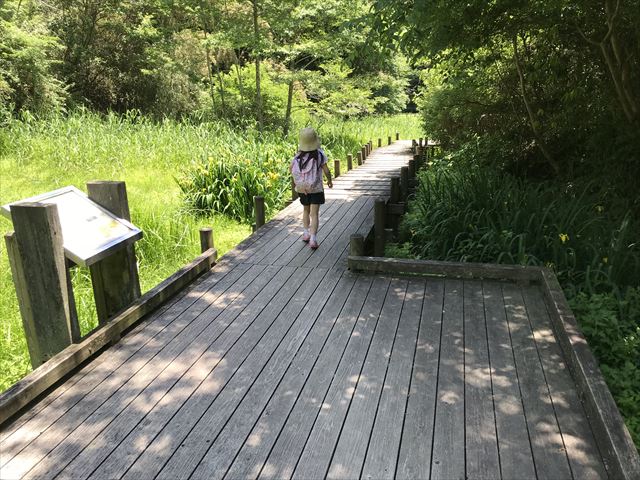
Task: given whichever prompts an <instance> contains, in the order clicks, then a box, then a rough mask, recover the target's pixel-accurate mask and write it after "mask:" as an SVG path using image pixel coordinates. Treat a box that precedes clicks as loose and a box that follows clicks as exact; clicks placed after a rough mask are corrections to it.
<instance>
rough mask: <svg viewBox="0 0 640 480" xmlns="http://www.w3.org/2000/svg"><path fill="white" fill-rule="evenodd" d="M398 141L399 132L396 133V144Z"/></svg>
mask: <svg viewBox="0 0 640 480" xmlns="http://www.w3.org/2000/svg"><path fill="white" fill-rule="evenodd" d="M398 140H400V132H396V142H397V141H398Z"/></svg>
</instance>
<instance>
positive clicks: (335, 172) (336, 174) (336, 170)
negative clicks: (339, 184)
mask: <svg viewBox="0 0 640 480" xmlns="http://www.w3.org/2000/svg"><path fill="white" fill-rule="evenodd" d="M333 176H334V177H335V178H338V177H339V176H340V160H334V161H333Z"/></svg>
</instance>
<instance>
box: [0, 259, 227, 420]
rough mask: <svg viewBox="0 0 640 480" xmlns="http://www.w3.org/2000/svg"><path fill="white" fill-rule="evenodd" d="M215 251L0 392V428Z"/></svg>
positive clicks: (188, 278)
mask: <svg viewBox="0 0 640 480" xmlns="http://www.w3.org/2000/svg"><path fill="white" fill-rule="evenodd" d="M216 256H217V252H216V250H215V249H213V248H212V249H209V250H207V251H206V252H204V253H203V254H201V255H199V256H198V257H197V258H196V259H195V260H193V261H192V262H191V263H189V264H188V265H186V266H184V267H182V268H181V269H180V270H178V271H177V272H176V273H174V274H173V275H171V276H170V277H169V278H167V279H166V280H164V281H163V282H161V283H159V284H158V285H157V286H155V287H154V288H152V289H151V290H149V291H148V292H147V293H145V294H144V295H142V296H141V297H140V298H139V299H138V300H136V301H135V302H134V303H133V304H132V305H131V306H129V307H128V308H126V309H125V310H123V311H122V312H121V313H119V314H118V315H116V316H115V317H114V318H113V319H111V320H110V321H109V322H108V323H106V324H105V325H103V326H102V327H100V328H98V329H96V330H95V331H93V332H92V333H91V334H89V335H88V336H87V337H85V338H84V339H82V340H81V341H80V342H79V343H76V344H73V345H71V346H69V347H67V348H65V349H64V350H63V351H61V352H60V353H58V354H57V355H55V356H54V357H52V358H51V359H50V360H49V361H47V362H46V363H44V364H43V365H41V366H40V367H38V368H36V369H35V370H33V371H32V372H31V373H30V374H28V375H27V376H26V377H24V378H23V379H22V380H20V381H18V382H17V383H15V384H14V385H13V386H11V387H9V389H7V390H6V391H5V392H3V393H1V394H0V427H3V426H5V424H6V423H8V422H9V421H11V420H12V419H13V417H14V416H15V415H16V414H17V413H19V412H20V411H21V410H22V409H23V408H24V407H26V406H28V405H29V404H30V403H31V402H33V401H34V400H36V399H37V398H38V397H39V396H40V395H41V394H42V393H44V392H46V391H47V390H48V389H49V388H51V387H52V386H53V385H55V383H56V382H58V381H59V380H61V379H62V378H64V377H65V376H66V375H68V374H69V373H71V372H72V371H74V370H75V369H76V368H77V367H78V366H80V365H81V364H82V363H83V362H85V361H86V360H88V359H90V358H91V357H92V356H94V355H95V354H96V353H98V352H99V351H101V350H102V349H103V348H104V347H106V346H109V345H111V344H113V343H114V342H117V341H118V340H119V339H120V336H121V334H122V333H123V332H124V331H125V330H127V329H129V328H130V327H132V326H134V325H135V324H137V323H138V322H139V321H140V320H142V319H143V318H144V317H145V316H146V315H147V314H149V313H151V312H153V311H154V310H155V309H156V308H158V307H159V306H160V305H162V304H163V303H164V302H165V301H167V300H168V299H169V298H171V297H172V296H174V295H176V294H177V293H179V292H180V291H182V290H183V289H184V288H185V287H186V286H187V285H189V284H190V283H191V282H193V281H194V280H195V279H196V278H198V277H199V276H201V275H202V274H204V273H205V272H208V271H209V270H211V268H212V266H213V265H214V263H215V258H216Z"/></svg>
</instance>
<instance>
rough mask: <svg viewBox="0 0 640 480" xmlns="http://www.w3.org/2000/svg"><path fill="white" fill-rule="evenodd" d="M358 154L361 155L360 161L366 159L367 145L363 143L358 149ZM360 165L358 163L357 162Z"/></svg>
mask: <svg viewBox="0 0 640 480" xmlns="http://www.w3.org/2000/svg"><path fill="white" fill-rule="evenodd" d="M360 154H361V156H362V163H364V162H366V161H367V147H366V146H365V145H363V146H362V148H361V149H360ZM358 165H360V164H358Z"/></svg>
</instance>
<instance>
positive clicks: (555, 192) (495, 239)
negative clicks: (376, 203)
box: [403, 161, 640, 292]
mask: <svg viewBox="0 0 640 480" xmlns="http://www.w3.org/2000/svg"><path fill="white" fill-rule="evenodd" d="M403 228H404V229H405V232H406V234H407V235H408V236H409V238H411V241H412V244H413V253H414V255H416V256H418V257H420V258H427V259H439V260H452V261H475V262H497V263H509V264H519V265H541V266H542V265H546V266H548V267H550V268H552V269H553V270H554V271H555V272H556V273H557V275H558V277H559V279H560V281H561V283H562V285H563V287H564V288H565V289H566V290H571V291H579V290H585V291H587V292H601V291H611V290H615V289H616V285H619V286H623V285H633V284H634V282H637V279H638V278H640V245H638V244H637V243H636V239H637V238H638V237H639V232H640V226H639V224H638V222H637V221H634V220H633V219H632V217H631V215H630V214H629V213H626V214H619V213H618V214H616V212H609V211H607V207H605V205H604V203H603V202H602V201H601V199H599V198H595V197H594V196H593V195H592V194H591V193H590V188H589V186H586V187H576V186H572V185H558V184H551V183H537V184H536V183H531V182H527V181H526V180H522V179H517V178H515V177H512V176H509V175H500V174H497V173H495V172H494V171H492V170H489V169H483V168H464V169H463V168H458V167H456V166H455V165H454V164H452V163H446V162H444V161H440V162H436V163H435V164H434V165H432V168H431V169H430V170H428V171H426V172H422V173H421V174H420V185H419V187H418V189H417V193H416V197H415V200H414V201H413V203H412V205H411V208H410V212H409V214H408V215H407V216H406V218H405V221H404V222H403Z"/></svg>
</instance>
